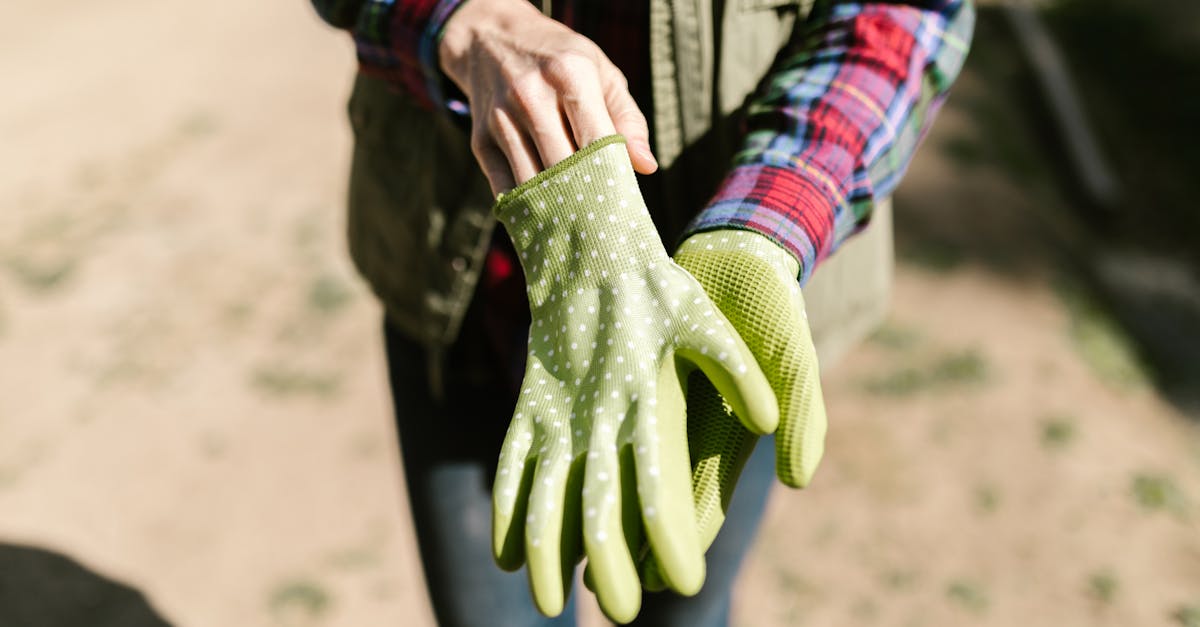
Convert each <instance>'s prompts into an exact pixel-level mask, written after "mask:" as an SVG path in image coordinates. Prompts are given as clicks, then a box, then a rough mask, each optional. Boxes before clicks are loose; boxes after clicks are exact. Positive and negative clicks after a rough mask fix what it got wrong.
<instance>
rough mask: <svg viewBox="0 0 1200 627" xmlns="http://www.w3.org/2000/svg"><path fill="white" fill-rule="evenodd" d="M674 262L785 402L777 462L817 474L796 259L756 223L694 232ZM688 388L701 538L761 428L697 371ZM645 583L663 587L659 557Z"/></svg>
mask: <svg viewBox="0 0 1200 627" xmlns="http://www.w3.org/2000/svg"><path fill="white" fill-rule="evenodd" d="M675 262H676V263H678V264H679V265H680V266H681V267H683V268H684V269H685V270H687V271H688V272H690V273H691V274H692V275H693V276H695V277H696V279H697V280H698V281H699V282H700V285H702V286H703V287H704V291H705V293H707V294H708V296H709V297H710V298H711V299H712V300H713V302H714V303H715V304H716V305H717V307H718V308H719V309H720V310H721V313H723V314H725V316H726V317H727V318H728V319H729V322H730V323H731V324H732V325H733V328H734V329H735V330H736V331H737V332H738V335H740V336H741V338H742V339H743V340H745V342H746V344H747V346H749V347H750V352H751V353H753V355H754V358H755V360H756V361H757V363H758V365H759V367H760V368H762V371H763V373H764V374H766V376H767V380H768V381H769V382H770V383H771V389H772V390H773V391H774V393H775V394H774V397H775V398H776V399H778V402H779V429H778V431H777V432H776V434H775V470H776V474H777V475H778V476H779V479H780V480H781V481H782V482H783V483H785V484H787V485H789V486H792V487H797V488H799V487H804V486H805V485H807V484H808V482H809V481H810V480H811V479H812V476H813V473H814V472H815V471H816V468H817V464H818V463H819V462H820V461H821V456H822V454H823V453H824V450H825V429H826V418H825V403H824V401H823V400H822V397H821V381H820V372H819V369H818V366H817V352H816V349H815V348H814V347H813V341H812V333H811V332H810V330H809V327H808V317H807V315H805V312H804V297H803V296H802V295H801V293H800V284H799V282H798V281H797V280H796V277H797V276H798V275H799V270H800V268H799V264H798V263H797V261H796V259H795V258H794V257H793V256H792V255H791V254H790V253H788V252H787V251H786V250H784V249H783V248H782V247H780V246H779V245H778V244H776V243H774V242H772V241H771V240H769V239H767V238H766V237H764V236H762V235H760V234H758V233H754V232H752V231H744V230H735V229H726V230H717V231H709V232H706V233H698V234H696V235H693V236H691V237H689V238H688V239H687V240H685V241H684V242H683V244H681V245H680V246H679V250H678V251H676V253H675ZM689 383H690V385H689V386H688V392H687V414H688V425H687V430H688V444H689V447H690V450H691V455H692V490H693V493H694V496H695V499H696V516H697V521H698V523H699V529H700V538H701V543H702V545H703V546H704V547H705V548H706V549H707V547H708V546H710V545H711V544H712V542H713V540H714V539H715V538H716V535H717V531H719V530H720V528H721V523H722V522H723V521H724V520H725V512H726V511H727V509H728V507H729V499H730V497H732V495H733V489H734V486H735V485H736V483H737V479H738V475H739V474H740V473H741V470H742V467H743V466H744V465H745V462H746V458H747V457H749V455H750V453H751V452H752V451H753V450H754V444H755V442H756V441H757V440H758V436H757V435H756V434H754V433H751V432H750V431H747V430H746V429H745V428H744V427H743V426H742V424H741V423H740V421H738V420H737V419H736V418H735V417H734V416H733V415H731V414H735V413H736V412H738V411H740V410H738V408H737V406H736V405H731V404H729V403H725V402H723V401H722V399H721V395H720V394H719V393H718V390H717V389H715V388H713V386H711V385H709V384H708V382H707V381H704V380H702V379H700V378H695V377H694V378H692V380H691V381H690V382H689ZM643 566H644V568H643V578H644V580H645V584H646V587H647V588H648V589H651V590H656V589H661V588H662V587H663V582H662V580H661V577H660V576H659V573H658V572H657V564H655V563H654V560H653V559H652V558H647V560H646V561H645V562H644V564H643Z"/></svg>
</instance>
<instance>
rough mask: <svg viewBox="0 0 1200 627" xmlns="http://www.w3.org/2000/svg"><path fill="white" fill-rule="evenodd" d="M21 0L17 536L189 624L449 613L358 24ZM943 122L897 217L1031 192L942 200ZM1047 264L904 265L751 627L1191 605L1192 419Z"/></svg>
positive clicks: (6, 55) (1161, 611) (11, 454)
mask: <svg viewBox="0 0 1200 627" xmlns="http://www.w3.org/2000/svg"><path fill="white" fill-rule="evenodd" d="M11 4H13V5H14V6H11V7H9V13H10V15H9V19H7V20H6V21H5V22H4V24H2V25H0V41H4V42H5V46H4V47H3V49H2V50H0V76H2V77H4V78H5V83H6V85H8V86H9V87H7V88H6V89H5V96H4V97H3V98H0V137H4V138H5V141H4V149H3V150H0V207H2V210H0V544H9V545H22V546H37V547H42V548H46V549H49V550H52V551H55V552H58V553H61V554H64V555H67V556H70V557H71V558H73V559H75V560H77V561H79V562H80V563H82V564H83V565H85V566H86V567H88V568H90V569H92V570H94V571H96V572H98V573H100V574H102V575H104V576H106V577H110V578H113V579H116V580H119V581H122V582H125V583H127V584H129V585H131V586H133V587H135V588H136V589H138V590H140V591H141V592H142V593H144V594H145V595H146V596H147V598H148V599H149V600H150V602H151V603H152V604H153V606H154V607H155V608H156V609H157V611H158V612H159V613H160V614H161V615H162V616H163V617H164V618H166V619H167V620H169V621H170V622H171V623H172V624H175V625H179V626H181V627H190V626H197V627H199V626H207V625H237V626H246V627H259V626H262V627H272V626H275V625H322V626H325V625H329V626H335V625H345V626H353V627H363V626H374V625H421V624H431V623H432V621H431V619H430V618H429V613H428V608H427V602H426V601H425V598H424V593H423V590H422V588H421V579H420V570H419V567H418V565H417V563H416V560H415V546H414V544H413V542H412V537H411V530H410V527H409V522H408V520H407V517H406V516H407V515H406V514H405V513H404V503H403V495H402V492H401V481H400V476H399V464H398V460H397V458H396V452H395V446H394V433H393V431H392V427H391V425H390V417H389V415H388V412H389V406H388V399H387V389H386V382H385V377H384V372H383V360H382V354H381V347H380V345H379V341H378V318H379V312H378V309H377V307H376V305H375V304H374V303H373V301H372V300H371V298H370V297H369V295H368V294H367V293H366V291H365V289H364V287H363V286H362V284H361V283H360V282H359V281H358V279H357V278H356V277H355V276H354V274H353V271H352V269H351V268H350V267H349V265H348V263H347V261H346V256H345V253H344V244H343V241H342V228H343V222H342V221H343V217H342V214H341V206H342V195H343V190H344V184H345V182H344V179H345V173H346V169H347V155H348V149H349V137H348V132H347V128H346V125H345V123H344V116H343V101H344V98H345V95H346V93H347V91H348V87H349V80H350V73H351V70H352V51H351V49H350V47H349V44H348V42H347V41H345V39H344V38H342V37H339V36H338V35H337V34H336V33H333V32H330V31H329V30H327V29H326V28H324V27H323V26H321V25H320V24H319V23H318V21H317V19H316V18H315V17H314V16H313V15H312V13H311V11H310V10H309V9H308V8H307V7H306V6H305V5H304V3H303V2H295V1H290V0H289V1H286V2H285V1H283V0H264V1H261V2H254V3H244V4H241V5H238V7H237V11H236V12H229V11H225V10H222V9H219V8H216V7H214V6H213V5H211V4H204V3H188V2H166V3H162V2H158V3H156V2H150V1H149V0H111V1H109V2H105V3H93V4H81V3H77V2H65V1H62V0H49V1H46V2H32V1H31V0H16V2H15V3H11ZM947 113H948V115H947V117H946V120H945V121H946V124H945V128H944V129H939V133H942V134H943V135H948V136H952V135H955V134H965V135H968V136H969V135H970V132H971V129H970V127H969V124H968V122H967V121H966V120H965V119H963V118H961V116H960V118H959V119H957V120H956V119H955V115H956V114H955V113H954V111H949V112H947ZM938 141H939V140H938V139H937V138H936V137H935V138H932V139H931V143H930V146H929V147H927V148H928V150H927V154H926V155H922V159H921V161H920V162H919V163H918V164H916V165H915V166H914V171H913V176H912V178H911V180H910V182H909V183H908V184H906V188H905V190H906V191H905V193H904V194H902V195H901V196H900V198H899V199H898V207H899V208H900V212H901V213H900V215H901V216H903V215H905V214H904V213H903V212H904V211H905V208H904V207H905V203H906V202H907V203H909V206H914V205H916V204H918V203H919V202H920V201H921V200H922V199H924V198H929V197H938V198H944V199H948V200H946V202H957V203H960V204H961V205H964V206H972V207H976V208H978V206H979V205H985V204H987V203H988V202H991V203H992V204H993V205H997V204H998V203H1001V204H1002V203H1004V202H1008V201H1011V200H1012V199H1014V198H1016V199H1018V200H1020V199H1021V198H1022V197H1021V196H1020V193H1019V190H1017V191H1014V190H1013V189H1012V186H1011V184H1009V187H1008V188H1004V189H997V188H996V187H989V186H992V185H1000V184H1002V182H1001V183H996V181H995V179H994V178H992V179H987V180H975V179H972V178H971V177H970V176H962V177H955V180H956V181H958V182H957V183H956V184H955V185H953V186H949V187H947V185H946V184H945V181H946V179H947V177H946V176H945V173H946V172H947V171H948V169H949V168H953V167H954V166H953V164H951V163H950V162H949V161H947V160H946V158H945V154H944V153H943V152H942V151H939V150H938V149H937V148H936V146H937V145H938ZM980 190H989V191H988V193H987V194H986V195H985V194H981V192H980ZM984 196H986V197H984ZM1027 201H1028V199H1026V202H1027ZM908 215H910V216H913V215H916V214H914V213H913V211H911V210H910V212H909V214H908ZM989 215H1004V214H1003V211H999V212H993V213H992V214H989ZM1051 285H1052V282H1051V280H1050V278H1048V277H1047V276H1043V275H1039V274H1037V273H1030V274H1025V275H1020V276H1010V275H1003V274H997V273H996V272H993V271H992V270H989V269H987V267H986V266H983V265H978V264H975V263H972V262H970V261H969V260H968V261H967V262H965V263H961V264H958V265H952V266H950V267H942V268H941V269H934V268H932V267H930V265H929V264H927V263H924V262H921V263H905V264H901V267H900V270H899V276H898V282H897V290H896V297H895V314H894V321H893V322H892V324H891V325H890V326H889V327H888V328H887V329H885V330H884V331H883V332H882V333H881V334H880V335H879V336H877V338H876V339H875V340H874V341H873V342H871V343H870V344H868V345H867V346H866V347H864V349H863V350H861V351H859V352H857V353H855V354H854V355H853V356H852V357H851V358H850V359H849V360H848V361H847V362H846V363H844V364H842V365H841V367H839V368H838V369H836V370H834V371H832V372H830V373H829V374H828V376H827V390H828V391H827V396H828V403H829V409H830V415H831V416H832V417H833V425H832V433H831V436H830V446H829V451H830V453H829V456H828V459H827V462H826V466H825V467H824V468H823V469H822V471H821V473H820V475H819V478H818V481H817V482H816V484H815V485H814V486H813V487H812V488H811V489H810V490H808V491H807V492H805V493H803V494H800V493H785V492H781V493H780V494H779V498H777V499H776V500H775V501H774V502H773V505H772V509H771V514H770V518H769V520H768V523H767V527H766V529H765V531H764V533H763V535H762V539H761V541H760V543H759V545H758V548H757V549H756V550H755V552H754V554H753V556H752V558H751V561H750V562H749V564H748V566H747V570H746V574H745V577H744V578H743V581H742V583H741V586H740V588H739V596H738V599H739V601H738V603H739V605H738V607H737V624H739V625H756V626H757V625H801V624H804V625H866V624H880V625H904V626H907V625H914V626H916V625H960V624H984V625H1014V624H1026V625H1156V624H1161V625H1170V624H1189V625H1190V624H1194V623H1185V622H1184V618H1186V617H1187V616H1188V614H1186V612H1187V611H1188V610H1187V609H1186V608H1187V607H1189V606H1190V607H1196V609H1195V610H1194V611H1195V612H1196V615H1198V616H1200V607H1197V606H1200V519H1198V516H1200V508H1197V506H1196V500H1197V499H1200V434H1198V433H1197V428H1196V426H1195V424H1193V423H1189V422H1188V421H1186V420H1184V419H1183V418H1182V417H1181V416H1179V415H1178V414H1177V413H1176V412H1175V411H1174V410H1172V409H1171V408H1170V407H1168V406H1166V405H1164V404H1163V403H1162V402H1160V401H1159V400H1158V399H1157V397H1156V395H1155V394H1154V392H1153V390H1152V389H1151V388H1149V387H1147V386H1146V385H1144V384H1141V383H1138V382H1137V380H1136V377H1134V378H1133V381H1132V382H1130V380H1129V379H1128V378H1127V377H1126V378H1122V377H1117V378H1115V379H1114V378H1113V377H1112V376H1109V375H1108V374H1106V373H1105V371H1104V370H1103V369H1100V370H1097V369H1096V368H1094V367H1092V364H1093V363H1094V360H1089V359H1088V350H1089V349H1086V348H1081V346H1084V347H1086V346H1091V345H1092V344H1088V343H1086V342H1084V343H1082V344H1081V342H1080V341H1079V337H1080V335H1081V334H1083V335H1085V336H1087V337H1091V336H1090V335H1088V334H1089V333H1090V334H1093V335H1094V334H1095V333H1100V334H1101V335H1103V333H1104V328H1103V326H1100V327H1095V325H1093V324H1092V322H1091V319H1090V318H1087V317H1086V316H1082V315H1081V314H1080V313H1079V312H1080V311H1081V310H1080V308H1079V307H1078V306H1077V304H1072V303H1075V301H1073V300H1071V299H1070V298H1066V299H1064V298H1063V297H1062V292H1061V291H1056V290H1055V289H1052V287H1051ZM1082 311H1085V312H1086V309H1084V310H1082ZM1097 328H1098V329H1099V330H1098V331H1097V330H1096V329H1097ZM1081 329H1082V331H1081ZM1105 337H1107V336H1105ZM1104 341H1106V340H1103V338H1102V341H1101V346H1108V344H1104ZM0 568H3V565H2V564H0ZM0 616H3V608H0ZM1173 616H1175V617H1173ZM1193 620H1200V618H1194V619H1193ZM0 622H2V621H0Z"/></svg>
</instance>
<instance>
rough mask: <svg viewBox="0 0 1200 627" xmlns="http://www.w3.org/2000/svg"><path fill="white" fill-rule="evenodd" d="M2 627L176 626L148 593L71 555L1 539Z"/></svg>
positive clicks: (0, 586) (0, 605)
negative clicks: (151, 599)
mask: <svg viewBox="0 0 1200 627" xmlns="http://www.w3.org/2000/svg"><path fill="white" fill-rule="evenodd" d="M0 625H3V626H5V627H171V623H170V622H168V621H167V620H166V619H164V618H163V617H162V616H160V615H159V614H158V613H157V612H156V611H155V610H154V608H153V607H151V606H150V603H149V602H148V601H147V600H146V598H145V597H144V596H142V593H141V592H139V591H137V590H136V589H134V588H131V587H129V586H127V585H125V584H123V583H120V582H117V581H114V580H112V579H109V578H107V577H105V576H104V575H101V574H99V573H96V572H94V571H92V570H90V569H88V568H87V567H85V566H83V565H82V564H80V563H79V562H76V561H75V560H73V559H71V558H69V557H66V556H65V555H62V554H59V553H55V552H52V551H48V550H45V549H39V548H34V547H28V546H19V545H14V544H5V543H0Z"/></svg>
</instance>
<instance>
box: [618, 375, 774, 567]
mask: <svg viewBox="0 0 1200 627" xmlns="http://www.w3.org/2000/svg"><path fill="white" fill-rule="evenodd" d="M687 432H688V450H689V452H690V454H691V462H692V495H693V498H694V500H695V503H696V523H697V531H698V533H699V538H700V546H701V547H702V548H703V549H704V550H705V551H707V550H708V547H710V546H712V543H713V541H714V540H716V537H717V532H719V531H720V530H721V525H722V524H723V523H724V522H725V512H727V511H729V502H730V499H732V498H733V490H734V488H735V487H736V486H737V480H738V476H739V475H740V474H741V472H742V468H743V467H744V466H745V465H746V460H747V459H749V457H750V454H751V453H752V452H754V445H755V443H756V442H757V441H758V436H756V435H754V434H752V433H750V432H749V431H747V430H746V428H745V427H743V426H742V424H741V423H740V422H738V421H737V419H736V418H734V417H733V416H731V415H730V413H729V410H728V408H727V407H726V406H725V403H724V401H723V400H722V399H721V396H720V394H718V393H717V390H716V389H715V388H714V387H713V386H712V384H711V383H710V382H709V381H708V379H707V378H705V377H704V375H703V374H702V373H701V372H693V373H692V374H691V376H690V377H689V378H688V390H687ZM641 578H642V581H643V585H644V586H645V587H646V588H647V589H648V590H651V591H657V590H661V589H662V587H663V586H664V585H665V584H664V583H663V582H662V576H661V574H660V573H659V566H658V563H657V561H656V560H655V559H654V557H653V556H652V555H651V556H649V558H648V559H646V560H645V561H643V562H642V568H641Z"/></svg>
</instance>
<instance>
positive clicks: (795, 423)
mask: <svg viewBox="0 0 1200 627" xmlns="http://www.w3.org/2000/svg"><path fill="white" fill-rule="evenodd" d="M792 299H793V301H792V305H791V310H792V311H793V312H794V314H793V315H792V322H791V324H788V326H787V327H786V328H787V334H786V335H785V336H784V342H781V346H782V347H784V350H782V351H781V352H780V358H779V359H778V360H776V359H772V362H773V363H772V364H770V366H769V370H773V371H775V372H776V374H778V376H776V377H775V381H774V382H775V394H776V396H778V398H779V411H780V424H779V432H778V434H776V437H775V474H776V476H779V479H780V480H781V482H784V483H785V484H786V485H790V486H792V488H804V486H805V485H808V484H809V482H810V480H812V474H814V473H815V472H816V468H817V465H818V464H820V462H821V458H822V455H824V438H826V430H827V425H828V422H827V419H826V408H824V398H823V395H822V393H821V368H820V364H818V363H817V351H816V347H815V346H814V344H812V334H811V332H810V329H809V323H808V316H806V315H805V314H804V297H803V295H802V294H800V293H799V291H797V292H796V293H793V294H792ZM760 332H761V330H760ZM761 341H763V342H766V339H762V340H761ZM764 368H768V366H764Z"/></svg>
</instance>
